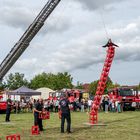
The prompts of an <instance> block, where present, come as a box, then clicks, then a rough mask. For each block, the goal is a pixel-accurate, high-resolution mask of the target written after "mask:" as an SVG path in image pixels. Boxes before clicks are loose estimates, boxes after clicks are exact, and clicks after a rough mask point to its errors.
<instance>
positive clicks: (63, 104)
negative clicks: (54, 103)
mask: <svg viewBox="0 0 140 140" xmlns="http://www.w3.org/2000/svg"><path fill="white" fill-rule="evenodd" d="M69 104H70V102H69V100H68V99H67V96H66V95H65V94H64V95H63V98H62V99H61V100H60V102H59V105H60V110H61V112H62V114H61V133H64V123H65V119H66V120H67V133H71V115H70V108H69Z"/></svg>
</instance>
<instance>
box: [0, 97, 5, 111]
mask: <svg viewBox="0 0 140 140" xmlns="http://www.w3.org/2000/svg"><path fill="white" fill-rule="evenodd" d="M2 111H6V101H4V100H3V95H2V94H0V112H2Z"/></svg>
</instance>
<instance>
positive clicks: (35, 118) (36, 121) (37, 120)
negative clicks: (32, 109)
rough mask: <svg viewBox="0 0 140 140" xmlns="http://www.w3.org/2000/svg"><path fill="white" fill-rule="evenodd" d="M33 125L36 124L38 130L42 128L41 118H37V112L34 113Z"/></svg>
mask: <svg viewBox="0 0 140 140" xmlns="http://www.w3.org/2000/svg"><path fill="white" fill-rule="evenodd" d="M34 125H38V127H39V130H40V131H42V130H43V125H42V119H40V118H39V114H37V113H34Z"/></svg>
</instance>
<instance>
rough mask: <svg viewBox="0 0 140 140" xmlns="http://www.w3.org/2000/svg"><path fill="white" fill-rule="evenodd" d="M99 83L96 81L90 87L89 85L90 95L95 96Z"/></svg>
mask: <svg viewBox="0 0 140 140" xmlns="http://www.w3.org/2000/svg"><path fill="white" fill-rule="evenodd" d="M98 81H99V80H96V81H94V82H91V83H90V85H89V93H91V94H93V95H95V93H96V89H97V85H98Z"/></svg>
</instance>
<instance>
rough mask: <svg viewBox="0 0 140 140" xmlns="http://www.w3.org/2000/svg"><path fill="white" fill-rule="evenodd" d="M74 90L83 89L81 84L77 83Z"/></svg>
mask: <svg viewBox="0 0 140 140" xmlns="http://www.w3.org/2000/svg"><path fill="white" fill-rule="evenodd" d="M75 88H76V89H83V84H82V83H80V82H79V81H78V82H77V85H76V86H75Z"/></svg>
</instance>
